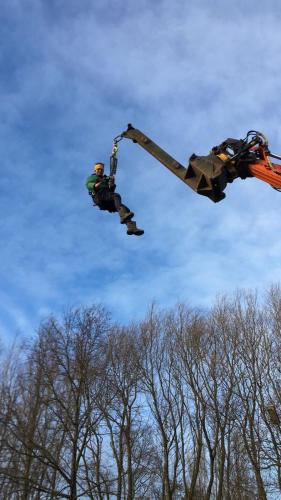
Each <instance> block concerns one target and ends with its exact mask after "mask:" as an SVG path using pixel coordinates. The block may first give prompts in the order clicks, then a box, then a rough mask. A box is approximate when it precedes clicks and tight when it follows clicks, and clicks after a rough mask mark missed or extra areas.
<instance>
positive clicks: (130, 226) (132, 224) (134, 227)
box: [127, 220, 144, 236]
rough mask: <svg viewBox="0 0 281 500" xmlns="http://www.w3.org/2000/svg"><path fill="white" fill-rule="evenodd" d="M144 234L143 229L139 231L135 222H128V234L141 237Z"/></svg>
mask: <svg viewBox="0 0 281 500" xmlns="http://www.w3.org/2000/svg"><path fill="white" fill-rule="evenodd" d="M143 233H144V230H143V229H139V228H138V227H137V224H136V223H135V221H134V220H130V221H128V222H127V234H129V235H131V234H135V235H136V236H141V235H142V234H143Z"/></svg>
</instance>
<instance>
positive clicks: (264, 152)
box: [118, 124, 281, 202]
mask: <svg viewBox="0 0 281 500" xmlns="http://www.w3.org/2000/svg"><path fill="white" fill-rule="evenodd" d="M121 138H126V139H131V140H132V141H133V142H135V143H137V144H139V145H140V146H141V147H142V148H144V149H145V150H146V151H147V152H148V153H150V154H151V155H152V156H154V158H156V159H157V160H158V161H159V162H160V163H162V164H163V165H164V166H165V167H167V168H168V169H169V170H170V171H171V172H172V173H173V174H174V175H176V176H177V177H178V178H179V179H181V181H183V182H184V183H185V184H186V185H188V186H189V187H190V188H191V189H193V190H194V191H195V192H197V193H198V194H201V195H203V196H207V197H208V198H210V199H211V200H212V201H214V202H218V201H221V200H222V199H223V198H225V194H224V192H223V191H224V189H225V187H226V185H227V184H228V183H231V182H233V180H234V179H236V178H238V177H241V178H242V179H245V178H247V177H257V178H258V179H260V180H262V181H264V182H267V183H268V184H270V185H271V186H272V187H274V188H275V189H281V165H276V164H272V163H271V161H270V160H269V156H272V157H274V158H277V159H281V157H279V156H277V155H272V154H270V153H269V150H268V147H267V141H266V139H265V137H264V136H263V134H261V133H259V132H255V131H250V132H248V134H247V137H246V139H244V140H236V139H227V140H226V141H224V142H223V143H222V144H221V145H220V146H216V147H214V148H213V149H212V151H211V153H210V154H209V155H208V156H197V155H195V154H193V155H191V156H190V158H189V162H188V165H187V167H184V166H183V165H181V163H179V162H178V161H177V160H175V159H174V158H173V157H172V156H170V155H169V154H168V153H167V152H166V151H164V150H163V149H162V148H161V147H160V146H158V144H156V143H155V142H153V141H152V140H151V139H150V138H149V137H147V136H146V135H145V134H144V133H143V132H141V131H140V130H138V129H136V128H134V127H133V126H132V125H131V124H129V125H128V128H127V130H125V131H124V132H122V134H121V135H120V136H118V140H120V139H121ZM229 147H230V148H232V151H233V152H234V153H233V154H230V155H229V151H228V150H229ZM235 148H236V149H235ZM220 153H228V156H226V155H225V154H223V155H220ZM220 156H221V157H220ZM225 157H227V158H228V159H227V160H225Z"/></svg>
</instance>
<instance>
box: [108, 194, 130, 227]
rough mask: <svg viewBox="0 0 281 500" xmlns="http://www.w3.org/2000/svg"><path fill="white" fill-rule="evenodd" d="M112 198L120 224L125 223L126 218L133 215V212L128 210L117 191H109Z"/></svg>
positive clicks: (128, 218)
mask: <svg viewBox="0 0 281 500" xmlns="http://www.w3.org/2000/svg"><path fill="white" fill-rule="evenodd" d="M111 196H112V200H113V202H114V205H115V208H116V210H117V212H119V215H120V222H121V224H125V223H126V222H127V221H128V220H131V219H132V218H133V217H134V214H133V212H131V211H130V209H129V208H128V207H126V205H124V204H123V203H122V200H121V196H120V194H119V193H111Z"/></svg>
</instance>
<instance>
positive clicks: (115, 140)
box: [110, 135, 123, 176]
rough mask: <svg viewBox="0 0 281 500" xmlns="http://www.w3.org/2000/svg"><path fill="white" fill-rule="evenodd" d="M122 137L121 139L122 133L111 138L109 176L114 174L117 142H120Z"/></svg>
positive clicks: (116, 160) (116, 161)
mask: <svg viewBox="0 0 281 500" xmlns="http://www.w3.org/2000/svg"><path fill="white" fill-rule="evenodd" d="M122 139H123V137H122V135H117V137H115V138H114V139H113V145H112V152H111V156H110V176H114V175H116V171H117V163H118V159H117V153H118V142H120V141H121V140H122Z"/></svg>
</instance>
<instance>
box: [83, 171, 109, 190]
mask: <svg viewBox="0 0 281 500" xmlns="http://www.w3.org/2000/svg"><path fill="white" fill-rule="evenodd" d="M101 180H102V183H101V185H100V186H99V187H98V188H95V184H96V183H97V182H100V181H101ZM108 182H109V178H108V177H107V176H106V175H104V176H103V177H102V178H101V177H100V176H99V175H95V174H92V175H90V176H89V177H88V178H87V180H86V188H87V189H88V191H90V192H91V193H101V192H102V191H104V190H105V189H109V186H108Z"/></svg>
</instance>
